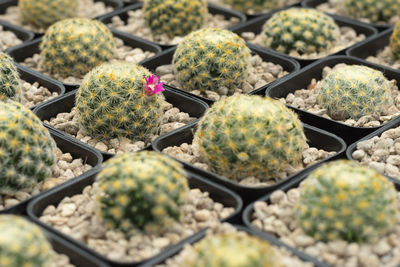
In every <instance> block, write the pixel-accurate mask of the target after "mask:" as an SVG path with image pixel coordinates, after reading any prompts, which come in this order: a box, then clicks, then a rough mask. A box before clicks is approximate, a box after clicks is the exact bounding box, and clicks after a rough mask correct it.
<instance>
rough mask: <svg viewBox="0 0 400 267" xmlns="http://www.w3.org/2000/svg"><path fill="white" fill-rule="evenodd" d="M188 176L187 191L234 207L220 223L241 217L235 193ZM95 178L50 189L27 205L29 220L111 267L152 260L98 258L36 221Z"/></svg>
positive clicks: (178, 244)
mask: <svg viewBox="0 0 400 267" xmlns="http://www.w3.org/2000/svg"><path fill="white" fill-rule="evenodd" d="M188 175H189V179H188V182H189V187H190V188H199V189H201V190H203V191H207V192H209V194H210V197H211V198H212V199H213V200H214V201H217V202H219V203H221V204H223V205H224V206H226V207H233V208H234V209H235V211H234V213H233V214H232V215H230V216H229V217H228V218H226V219H224V220H223V221H228V222H231V221H232V220H234V219H235V218H237V217H238V216H240V210H241V208H242V205H243V204H242V200H241V199H240V197H239V196H238V195H236V194H235V193H234V192H232V191H230V190H228V189H225V188H223V187H221V186H219V185H217V184H214V183H212V182H209V181H207V180H206V179H203V178H201V177H200V176H198V175H197V174H194V173H191V172H188ZM95 176H96V173H93V174H92V175H91V176H89V177H84V178H82V179H79V180H75V181H74V183H71V184H69V185H64V186H61V187H58V188H56V189H54V190H51V191H49V192H46V193H45V194H43V195H42V196H40V197H39V198H37V199H36V200H35V201H32V202H31V203H30V204H29V207H28V215H29V217H30V218H31V219H32V220H33V221H34V222H35V223H37V224H39V225H41V226H42V227H43V228H45V229H47V230H49V231H51V232H53V233H56V234H57V235H59V236H61V237H62V238H63V239H65V240H67V241H69V242H70V243H73V244H75V245H76V246H77V247H79V248H80V249H81V250H84V251H86V252H88V253H90V254H92V255H94V256H95V257H97V258H99V259H101V260H102V261H104V262H107V263H109V264H110V265H112V266H137V265H140V264H143V263H145V262H147V261H149V260H152V259H153V258H154V257H156V256H154V257H151V258H149V259H147V260H143V261H141V262H129V263H123V262H117V261H113V260H109V259H108V258H106V257H105V256H103V255H100V254H99V253H97V252H95V251H94V250H92V249H91V248H89V247H88V246H87V245H85V244H84V243H82V242H80V241H77V240H74V239H72V238H71V237H69V236H66V235H65V234H63V233H61V232H59V231H58V230H56V229H54V228H53V227H51V226H49V225H47V224H45V223H43V222H42V221H40V220H39V216H40V214H41V213H42V212H43V210H44V209H45V208H46V207H47V206H49V205H58V203H60V201H61V200H62V199H63V198H64V197H67V196H73V195H75V194H80V193H81V192H82V190H83V189H84V188H85V187H86V186H87V185H91V184H92V183H93V182H94V181H95ZM204 231H205V229H203V230H200V231H199V232H198V233H196V234H195V235H193V236H190V237H187V238H185V239H183V240H182V241H180V242H179V243H177V244H174V245H172V246H170V247H168V248H166V249H164V250H163V252H162V253H165V252H166V251H170V250H173V251H175V250H176V249H177V248H180V247H182V246H183V244H185V243H187V242H188V241H190V240H192V239H193V238H194V237H195V236H196V235H198V234H199V233H203V232H204Z"/></svg>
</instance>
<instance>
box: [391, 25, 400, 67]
mask: <svg viewBox="0 0 400 267" xmlns="http://www.w3.org/2000/svg"><path fill="white" fill-rule="evenodd" d="M389 45H390V50H391V51H392V57H393V58H394V59H396V60H399V59H400V21H399V22H397V23H396V26H395V27H394V29H393V33H392V35H391V36H390V44H389Z"/></svg>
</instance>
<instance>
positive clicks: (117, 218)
mask: <svg viewBox="0 0 400 267" xmlns="http://www.w3.org/2000/svg"><path fill="white" fill-rule="evenodd" d="M103 166H104V168H103V170H102V171H101V172H100V173H99V175H98V177H97V181H98V183H99V193H98V196H97V198H96V199H97V212H98V215H99V217H100V218H101V219H102V220H103V221H104V223H105V224H106V225H107V226H108V227H109V228H111V229H118V230H120V231H122V232H123V233H125V234H127V235H131V234H133V233H134V232H135V231H145V232H147V233H157V232H159V231H160V230H162V229H164V227H167V226H168V225H170V224H171V223H172V222H174V221H179V220H180V218H181V208H182V205H183V204H184V203H185V197H186V194H187V192H188V191H189V189H188V184H187V180H186V173H185V171H184V170H183V168H182V166H181V165H180V164H179V163H178V162H176V161H174V160H172V159H170V158H169V157H167V156H164V155H161V154H158V153H156V152H150V151H142V152H137V153H126V154H123V155H118V156H115V157H114V158H112V159H110V160H108V161H107V162H106V163H105V164H104V165H103Z"/></svg>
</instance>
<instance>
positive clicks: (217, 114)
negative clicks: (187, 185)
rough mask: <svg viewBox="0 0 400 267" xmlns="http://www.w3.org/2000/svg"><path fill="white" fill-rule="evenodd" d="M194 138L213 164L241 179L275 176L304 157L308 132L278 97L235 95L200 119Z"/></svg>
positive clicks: (297, 163)
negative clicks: (272, 98) (275, 98)
mask: <svg viewBox="0 0 400 267" xmlns="http://www.w3.org/2000/svg"><path fill="white" fill-rule="evenodd" d="M194 140H195V142H196V143H198V145H199V150H200V155H201V156H202V158H203V159H204V160H205V161H206V163H207V164H208V165H209V166H210V168H211V169H212V170H213V171H214V172H216V173H218V174H220V175H223V176H225V177H227V178H230V179H233V180H236V181H240V179H243V178H245V177H249V176H254V177H257V178H260V179H262V180H264V181H265V180H268V179H271V178H274V176H275V175H277V174H278V173H279V172H281V171H282V170H283V169H284V168H285V167H287V166H288V165H289V164H291V165H295V166H296V167H297V166H298V165H299V164H300V163H301V161H302V152H303V149H304V147H305V145H306V137H305V135H304V133H303V129H302V125H301V122H300V120H299V119H298V118H297V115H296V114H295V113H294V112H292V111H291V110H289V109H288V108H286V107H285V105H284V104H282V103H280V102H279V101H276V100H271V99H268V98H262V97H260V96H254V95H253V96H247V95H235V96H231V97H228V98H226V99H224V100H221V101H218V102H216V103H215V104H214V105H213V106H212V107H211V108H210V109H209V110H208V111H207V112H206V114H205V115H204V116H203V118H202V119H201V120H200V122H199V124H198V128H197V131H196V133H195V137H194Z"/></svg>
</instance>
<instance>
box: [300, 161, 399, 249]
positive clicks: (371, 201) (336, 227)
mask: <svg viewBox="0 0 400 267" xmlns="http://www.w3.org/2000/svg"><path fill="white" fill-rule="evenodd" d="M300 190H301V197H300V202H299V206H298V208H297V209H296V211H297V213H298V214H297V215H298V219H299V223H300V225H301V227H302V228H303V229H304V231H305V232H306V233H307V234H309V235H311V236H313V237H314V238H316V239H318V240H323V241H329V240H335V239H343V240H346V241H349V242H363V241H372V240H374V239H375V238H379V237H380V236H382V235H383V234H385V233H387V232H388V231H389V230H390V229H391V228H392V226H393V225H395V224H396V222H397V218H396V216H397V204H396V194H397V193H396V190H395V188H394V185H393V184H392V183H391V182H390V181H389V180H387V179H386V178H385V177H384V176H383V175H381V174H379V173H378V172H376V171H375V170H372V169H369V168H367V167H364V166H361V165H358V164H357V163H355V162H352V161H348V160H339V161H334V162H330V163H328V164H325V165H323V166H321V167H320V168H318V169H317V170H315V171H314V172H312V173H311V174H310V176H309V177H308V178H307V179H306V180H305V182H304V183H303V185H302V186H301V187H300Z"/></svg>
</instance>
